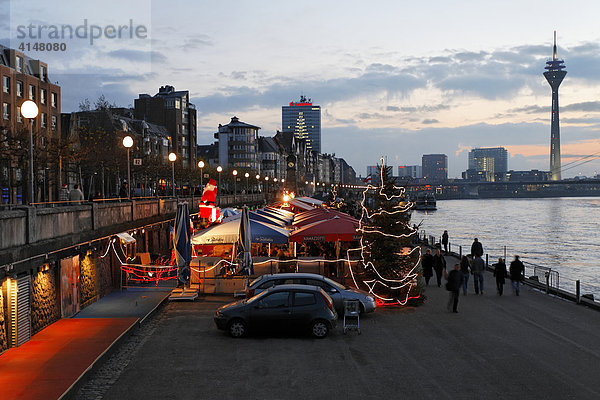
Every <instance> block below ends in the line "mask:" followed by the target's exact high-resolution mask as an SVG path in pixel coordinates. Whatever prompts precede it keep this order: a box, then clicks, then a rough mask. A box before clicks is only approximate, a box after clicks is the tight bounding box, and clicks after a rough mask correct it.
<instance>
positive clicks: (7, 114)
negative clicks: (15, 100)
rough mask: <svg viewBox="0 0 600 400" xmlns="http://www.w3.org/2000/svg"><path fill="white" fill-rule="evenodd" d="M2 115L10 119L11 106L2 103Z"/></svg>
mask: <svg viewBox="0 0 600 400" xmlns="http://www.w3.org/2000/svg"><path fill="white" fill-rule="evenodd" d="M2 115H3V116H4V119H10V104H8V103H2Z"/></svg>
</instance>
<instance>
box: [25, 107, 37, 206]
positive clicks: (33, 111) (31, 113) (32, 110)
mask: <svg viewBox="0 0 600 400" xmlns="http://www.w3.org/2000/svg"><path fill="white" fill-rule="evenodd" d="M21 115H22V116H23V117H25V118H29V122H30V123H29V203H30V204H31V203H33V200H34V199H33V120H34V119H35V117H37V116H38V106H37V105H36V104H35V103H34V102H33V101H31V100H25V101H24V102H23V104H21Z"/></svg>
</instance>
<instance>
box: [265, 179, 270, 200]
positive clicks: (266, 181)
mask: <svg viewBox="0 0 600 400" xmlns="http://www.w3.org/2000/svg"><path fill="white" fill-rule="evenodd" d="M265 193H266V195H268V193H269V177H268V176H265Z"/></svg>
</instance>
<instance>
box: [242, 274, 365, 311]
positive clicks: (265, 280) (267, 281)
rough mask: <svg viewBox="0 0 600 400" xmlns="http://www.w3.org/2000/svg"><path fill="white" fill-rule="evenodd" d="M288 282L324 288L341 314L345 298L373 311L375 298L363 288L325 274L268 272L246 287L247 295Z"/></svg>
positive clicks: (361, 309) (361, 307)
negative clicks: (332, 278) (355, 287)
mask: <svg viewBox="0 0 600 400" xmlns="http://www.w3.org/2000/svg"><path fill="white" fill-rule="evenodd" d="M286 284H298V285H311V286H318V287H320V288H322V289H323V290H324V291H325V293H327V294H328V295H329V296H330V297H331V298H332V299H333V305H334V307H335V309H336V311H337V312H338V314H339V315H344V300H358V301H360V312H361V313H362V312H366V313H369V312H373V311H375V308H376V307H377V305H376V304H375V298H374V297H373V296H371V295H369V294H368V293H366V292H363V291H362V290H358V289H354V288H349V287H347V286H344V285H342V284H340V283H337V282H336V281H334V280H331V279H329V278H327V277H324V276H323V275H318V274H308V273H286V274H266V275H263V276H261V277H259V278H256V279H255V280H254V281H252V283H250V285H248V287H247V288H246V297H251V296H254V295H256V294H258V293H260V292H262V291H264V290H267V289H268V288H270V287H273V286H278V285H286Z"/></svg>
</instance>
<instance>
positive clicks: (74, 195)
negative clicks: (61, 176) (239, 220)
mask: <svg viewBox="0 0 600 400" xmlns="http://www.w3.org/2000/svg"><path fill="white" fill-rule="evenodd" d="M58 199H59V200H60V201H81V200H83V192H82V191H81V189H79V185H75V186H73V189H71V190H69V187H68V186H67V184H66V183H63V185H62V187H61V188H60V192H59V194H58Z"/></svg>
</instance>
